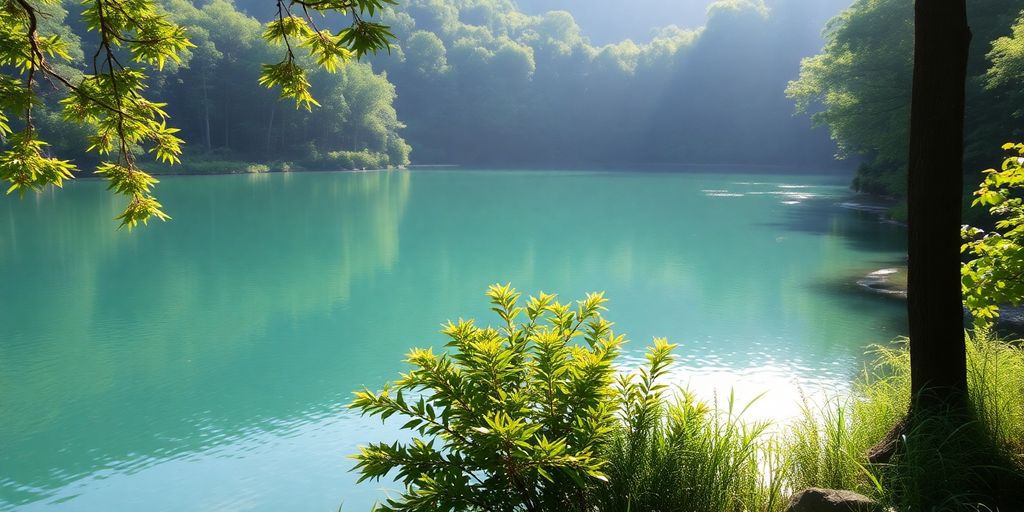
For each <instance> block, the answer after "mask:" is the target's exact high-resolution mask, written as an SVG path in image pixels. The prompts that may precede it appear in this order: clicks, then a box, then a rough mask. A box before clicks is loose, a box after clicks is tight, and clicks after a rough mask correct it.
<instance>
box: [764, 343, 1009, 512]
mask: <svg viewBox="0 0 1024 512" xmlns="http://www.w3.org/2000/svg"><path fill="white" fill-rule="evenodd" d="M876 350H877V359H876V361H875V363H874V365H873V366H872V367H870V368H866V369H865V371H864V373H863V375H862V376H861V377H860V379H858V380H857V381H856V383H855V386H854V389H853V392H852V393H851V394H850V396H841V397H834V398H833V399H832V400H830V401H827V402H825V403H818V404H815V403H808V404H806V406H805V409H804V416H803V418H802V419H801V420H800V421H799V422H797V424H796V425H794V427H793V428H792V429H790V430H791V431H792V432H793V435H792V436H791V437H790V438H789V439H788V441H787V443H786V445H785V448H784V450H785V456H786V457H787V458H788V462H789V464H790V471H789V472H788V475H789V476H790V479H791V480H790V481H789V484H790V485H792V486H793V487H794V488H797V489H799V488H803V487H807V486H821V487H831V488H840V489H854V490H857V491H860V492H862V493H864V494H866V495H869V496H872V497H874V498H876V499H878V500H879V501H881V502H882V503H886V504H888V505H891V506H895V507H897V510H914V511H916V510H927V508H925V504H926V503H932V504H935V503H938V504H940V506H939V507H938V510H1015V509H1016V508H1017V506H1019V504H1020V503H1022V502H1024V494H1022V492H1024V491H1022V487H1021V485H1022V484H1024V467H1022V466H1021V464H1022V463H1024V458H1022V457H1024V401H1021V400H1020V397H1021V396H1022V395H1024V349H1022V347H1021V345H1020V342H1018V341H1013V342H1011V341H1004V340H1000V339H998V338H997V337H995V336H994V335H993V333H992V332H990V331H987V330H979V331H977V332H975V333H974V334H973V335H968V336H967V370H968V387H969V391H970V401H971V405H972V416H973V417H972V419H971V421H969V422H967V423H954V424H951V423H949V421H948V420H947V419H945V418H943V417H941V416H932V417H930V418H929V419H928V420H926V421H924V422H922V423H920V424H919V425H917V426H916V428H915V429H913V430H911V431H910V432H908V433H907V435H906V437H905V438H904V439H901V441H900V443H901V446H902V450H901V451H900V452H898V453H899V454H898V455H897V456H896V457H895V458H894V459H893V460H891V461H889V462H888V463H886V464H870V463H869V462H868V460H867V456H866V454H867V453H868V451H869V449H870V448H871V447H872V446H873V445H874V444H875V443H877V442H878V439H880V438H882V437H883V436H884V435H885V434H886V432H887V431H888V430H889V429H890V428H891V427H892V426H893V425H894V424H896V423H897V422H899V421H901V420H902V418H903V417H904V416H905V414H906V411H907V407H908V406H909V405H910V402H911V396H910V378H911V369H910V354H909V351H908V349H907V344H906V342H905V340H904V341H903V342H902V343H899V344H897V345H895V346H891V347H878V348H877V349H876ZM986 507H987V508H986Z"/></svg>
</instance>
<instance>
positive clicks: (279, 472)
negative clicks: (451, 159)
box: [0, 170, 905, 511]
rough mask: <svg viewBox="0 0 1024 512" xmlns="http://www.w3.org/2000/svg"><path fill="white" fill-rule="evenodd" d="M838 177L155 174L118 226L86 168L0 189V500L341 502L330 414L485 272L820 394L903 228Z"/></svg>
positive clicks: (875, 310) (10, 505)
mask: <svg viewBox="0 0 1024 512" xmlns="http://www.w3.org/2000/svg"><path fill="white" fill-rule="evenodd" d="M845 183H846V178H828V177H820V176H806V175H748V174H739V173H733V172H723V171H717V172H714V173H710V172H709V173H697V172H691V173H667V172H662V173H647V172H632V173H626V172H580V171H565V172H539V171H487V172H483V171H480V172H477V171H468V170H464V171H413V172H407V171H392V172H377V173H316V174H273V175H252V176H246V175H232V176H205V177H185V176H183V177H166V178H163V180H162V183H161V184H160V186H159V189H158V194H159V196H160V199H161V200H162V202H163V203H164V205H165V207H166V209H167V211H168V212H169V213H170V214H171V215H172V216H173V217H174V220H173V221H172V222H167V223H159V222H158V223H156V224H151V225H150V226H149V227H148V228H145V229H138V230H135V231H133V232H131V233H129V232H126V231H123V230H122V231H117V230H116V229H115V227H116V225H115V224H114V222H113V221H112V220H111V219H112V218H113V217H114V216H115V215H116V213H117V211H118V207H119V202H118V200H116V199H114V198H111V197H110V194H109V193H107V192H106V191H105V190H104V188H105V187H104V185H103V184H102V183H101V182H98V181H89V180H82V181H79V182H76V183H72V184H70V185H68V186H67V187H66V188H65V189H64V190H61V191H58V192H56V193H53V192H46V193H43V194H40V195H36V196H29V197H26V198H25V199H24V200H21V201H19V200H17V199H16V198H14V197H10V196H8V197H3V198H2V199H0V268H2V269H3V275H4V278H3V281H2V283H3V284H2V286H0V305H2V307H0V418H2V422H0V509H18V510H41V509H53V510H90V511H91V510H103V511H107V510H141V509H144V510H149V511H164V510H166V511H178V510H275V511H276V510H325V511H327V510H331V511H333V510H337V509H338V507H339V506H340V505H342V504H344V510H365V509H366V508H367V507H368V506H369V504H370V503H372V501H373V500H374V499H377V498H379V497H380V496H382V495H383V492H386V491H384V490H386V489H389V488H392V489H393V488H395V485H394V484H391V483H390V482H381V483H376V484H375V483H365V484H362V485H359V486H356V485H355V483H354V482H355V475H354V474H352V473H350V472H349V471H348V470H349V469H350V468H351V466H352V463H351V461H350V460H349V459H347V455H348V454H351V453H353V452H354V450H355V448H356V446H357V445H358V444H361V443H366V442H369V441H374V440H379V439H392V438H395V436H396V435H397V434H396V431H395V429H394V426H392V425H390V424H389V425H381V424H380V423H379V422H375V421H371V420H367V419H361V418H359V417H357V416H354V415H353V414H351V413H349V412H347V411H346V410H345V408H344V404H345V403H347V402H348V400H349V399H350V396H351V395H350V392H351V391H352V390H354V389H356V388H359V387H361V386H363V385H366V386H369V387H373V388H376V387H379V386H380V385H381V384H382V383H383V382H384V381H385V380H387V379H390V378H392V377H394V376H395V375H396V372H397V371H398V370H399V369H400V368H401V366H400V364H399V362H400V361H401V359H402V357H403V355H404V354H405V352H406V351H407V350H408V349H409V348H410V347H412V346H429V345H439V344H440V343H441V338H440V336H439V335H438V334H437V331H438V330H439V327H440V324H441V322H442V321H444V320H446V319H448V318H457V317H459V316H463V317H477V318H478V319H481V320H482V319H488V320H489V318H488V317H487V316H486V311H487V308H486V306H485V303H484V300H483V292H484V290H485V289H486V287H487V285H489V284H491V283H495V282H507V281H511V282H512V283H513V284H514V285H515V286H517V287H518V288H519V289H520V290H522V291H524V292H527V293H531V292H532V293H536V292H537V291H539V290H544V291H547V292H557V293H559V294H561V296H562V297H563V298H564V299H574V298H578V297H580V296H582V294H584V293H585V292H588V291H596V290H604V291H606V292H607V295H608V297H609V298H610V299H611V303H610V304H609V306H610V312H609V315H608V316H609V318H610V319H611V320H613V321H615V322H616V326H617V330H618V331H620V332H623V333H627V334H628V336H629V338H630V339H631V340H633V341H632V342H631V343H630V344H629V346H630V349H629V355H630V358H632V359H635V358H636V357H638V356H639V355H641V354H642V352H643V349H644V346H645V345H646V343H647V342H648V341H649V340H650V339H651V337H653V336H665V337H668V338H669V339H670V340H672V341H674V342H678V343H680V344H681V347H680V349H679V355H680V364H679V366H678V368H677V371H676V372H675V373H674V378H675V379H676V380H677V381H678V382H680V383H682V384H688V385H690V386H691V387H693V388H694V389H696V390H698V392H701V393H702V394H704V395H705V396H706V397H708V399H716V397H717V396H721V394H722V393H727V392H728V390H729V389H730V388H731V387H734V388H735V389H736V391H737V393H738V394H740V395H744V396H752V395H753V394H755V393H758V392H760V391H768V394H767V395H766V396H765V398H763V399H762V400H761V401H760V402H758V404H759V406H758V407H757V408H756V410H757V413H758V414H761V415H764V416H768V417H775V418H784V417H786V416H787V415H788V414H791V413H792V411H793V410H794V407H795V405H796V403H797V401H798V400H799V394H800V393H801V392H803V393H804V394H806V395H809V396H812V397H813V396H817V394H819V393H821V392H823V391H827V390H841V389H843V388H844V387H846V386H847V385H848V384H849V381H850V379H851V376H852V375H854V374H855V373H856V372H857V370H858V369H859V368H860V365H861V364H862V362H863V355H862V354H863V352H864V349H865V347H867V346H868V345H870V344H872V343H878V342H884V341H886V340H889V339H890V338H892V337H894V336H895V335H898V334H900V333H901V332H903V331H904V330H905V327H904V325H905V320H904V316H903V310H902V304H900V303H899V302H897V301H893V300H890V299H885V298H879V297H875V296H872V295H869V294H867V293H863V292H861V291H859V290H858V288H857V287H856V286H855V285H853V284H852V283H853V281H854V280H855V278H856V277H857V276H859V275H862V274H864V273H867V272H869V271H871V270H874V269H877V268H881V267H884V266H892V265H893V264H894V263H898V262H900V261H901V259H902V256H901V254H903V247H904V246H903V237H904V232H903V231H902V228H900V227H898V226H893V225H888V224H882V223H879V222H877V220H876V219H875V218H873V217H872V216H870V215H868V214H865V213H862V212H858V211H856V210H853V209H850V208H846V207H844V206H846V205H844V204H843V203H844V202H846V201H849V200H850V199H849V198H848V197H847V196H848V192H847V191H846V188H845Z"/></svg>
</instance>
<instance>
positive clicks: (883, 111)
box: [786, 0, 1024, 197]
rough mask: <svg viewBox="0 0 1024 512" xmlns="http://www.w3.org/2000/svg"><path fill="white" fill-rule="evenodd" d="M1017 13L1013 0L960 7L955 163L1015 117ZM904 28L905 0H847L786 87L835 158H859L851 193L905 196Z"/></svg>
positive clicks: (972, 157) (909, 18)
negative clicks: (962, 90) (962, 61)
mask: <svg viewBox="0 0 1024 512" xmlns="http://www.w3.org/2000/svg"><path fill="white" fill-rule="evenodd" d="M1022 13H1024V1H1022V0H1011V1H1006V0H979V1H977V2H972V4H971V7H970V9H969V10H968V16H969V22H970V26H971V31H972V32H973V34H974V36H973V41H974V43H973V44H972V45H971V54H970V58H969V61H968V81H967V113H966V120H965V136H966V145H965V160H966V165H965V169H980V168H982V166H983V165H984V162H985V161H986V160H987V154H988V151H989V148H991V147H995V146H996V145H998V144H999V143H1000V142H1001V141H1002V140H1003V138H1004V137H1005V136H1006V133H1005V132H1002V131H1001V130H1005V127H1007V126H1016V125H1019V120H1018V119H1017V116H1019V115H1020V111H1019V110H1020V109H1019V103H1020V101H1019V100H1020V87H1019V85H1020V82H1021V79H1022V78H1024V66H1021V62H1022V61H1021V56H1022V55H1024V52H1021V50H1020V49H1021V47H1022V45H1024V39H1022V37H1024V26H1022V25H1021V23H1022V22H1021V20H1019V19H1018V20H1017V22H1016V24H1014V20H1015V19H1017V18H1018V17H1019V16H1021V14H1022ZM1011 26H1012V27H1011ZM913 29H914V12H913V5H912V3H911V2H904V1H901V0H857V1H856V2H854V3H853V4H852V5H851V6H849V8H848V9H846V10H845V11H843V12H842V13H841V14H840V15H839V16H837V17H835V18H834V19H832V20H831V21H830V22H829V23H828V25H827V26H826V28H825V38H826V45H825V48H824V49H823V50H822V51H821V53H820V54H818V55H816V56H813V57H810V58H807V59H804V61H803V62H802V64H801V69H800V76H799V78H798V79H797V80H794V81H793V82H791V83H790V84H789V86H788V88H787V89H786V93H787V94H788V95H789V96H790V97H791V98H792V99H793V100H794V101H795V102H796V108H797V111H798V112H803V113H810V114H811V117H812V119H813V120H814V121H815V122H816V123H817V124H820V125H824V126H827V127H828V128H829V130H830V131H831V133H832V138H833V140H835V141H836V143H837V144H838V146H839V156H840V157H850V158H856V159H858V160H860V162H861V168H860V170H859V172H858V174H857V178H856V179H855V181H854V186H855V187H856V188H857V189H858V190H861V191H865V192H872V193H882V194H889V195H893V196H897V197H904V196H905V194H906V169H907V150H906V148H907V147H908V141H909V126H910V124H909V119H910V90H911V81H912V73H913V35H914V34H913ZM1013 135H1014V136H1016V135H1019V133H1014V134H1013ZM972 174H973V173H972Z"/></svg>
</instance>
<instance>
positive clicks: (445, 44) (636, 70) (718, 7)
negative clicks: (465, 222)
mask: <svg viewBox="0 0 1024 512" xmlns="http://www.w3.org/2000/svg"><path fill="white" fill-rule="evenodd" d="M252 1H255V0H240V4H239V5H241V6H243V7H245V6H246V5H248V4H249V3H250V2H252ZM400 3H401V5H399V6H397V7H396V8H395V9H392V10H388V11H387V12H386V13H385V15H384V16H383V17H382V18H381V19H382V22H383V23H385V24H387V25H389V26H391V27H392V29H393V31H394V33H395V34H396V36H397V37H398V45H397V46H396V48H395V52H394V58H387V59H384V58H381V59H375V60H374V64H375V66H377V67H378V68H379V69H383V70H385V71H387V75H388V79H389V80H390V81H391V82H392V83H394V84H395V86H396V87H397V89H398V93H399V96H398V99H397V103H396V105H397V108H398V110H399V112H400V113H401V114H402V118H403V120H404V121H406V123H407V124H408V125H409V127H408V129H407V130H406V132H404V133H405V134H406V137H407V138H408V139H409V140H410V142H411V143H412V144H413V146H414V147H416V151H417V160H418V161H420V162H424V163H462V164H490V165H507V164H510V163H518V164H534V165H551V164H553V163H560V164H588V163H591V164H592V163H600V164H602V165H609V164H633V163H644V164H657V163H677V164H678V163H680V162H682V163H698V162H710V163H751V164H753V163H762V164H763V163H764V162H765V161H768V162H772V163H778V164H785V163H790V164H806V163H808V162H814V163H821V162H825V161H831V154H832V148H831V146H830V144H829V142H828V140H827V137H826V134H825V133H824V132H823V131H822V132H818V133H814V132H809V131H808V128H809V122H807V120H805V119H800V118H794V117H793V116H792V115H791V104H790V102H789V101H788V100H787V99H786V98H785V97H784V95H782V94H781V91H782V90H783V89H784V87H785V84H786V82H787V81H788V80H789V79H791V78H792V76H794V75H795V74H796V72H797V65H798V62H799V59H800V58H801V57H802V56H804V55H807V54H809V53H810V52H813V51H815V50H816V49H817V48H819V47H820V37H819V34H818V31H819V27H820V23H823V22H824V20H825V19H827V17H828V16H829V15H831V14H833V13H835V12H837V11H838V10H839V9H840V8H841V7H842V5H843V4H844V3H843V2H842V1H841V0H838V1H837V0H828V1H822V0H817V1H813V2H812V1H809V0H776V1H773V2H771V3H772V6H773V7H772V9H768V8H767V6H766V4H765V2H762V1H720V2H714V4H713V5H712V6H711V7H710V8H709V11H708V18H707V22H706V23H705V25H704V26H703V27H700V28H694V29H684V28H679V27H664V28H662V29H659V30H657V31H652V34H651V36H650V37H649V38H648V39H645V40H637V41H632V40H624V41H621V42H618V43H615V44H608V45H595V44H593V43H592V42H591V41H590V39H589V38H588V36H587V34H585V33H584V32H583V30H582V29H581V27H580V26H579V25H578V24H577V23H576V21H575V19H574V18H573V16H572V15H571V14H570V13H568V12H565V11H551V12H545V13H543V14H538V15H528V14H525V13H523V12H522V11H521V10H520V9H519V8H517V5H516V3H515V2H513V1H512V0H456V1H448V0H410V1H403V2H400ZM643 8H644V7H643V6H639V5H638V6H637V7H636V9H637V10H641V9H643ZM250 12H255V11H250ZM609 16H612V15H609ZM736 147H745V148H748V151H743V152H737V151H735V148H736ZM755 155H757V156H755Z"/></svg>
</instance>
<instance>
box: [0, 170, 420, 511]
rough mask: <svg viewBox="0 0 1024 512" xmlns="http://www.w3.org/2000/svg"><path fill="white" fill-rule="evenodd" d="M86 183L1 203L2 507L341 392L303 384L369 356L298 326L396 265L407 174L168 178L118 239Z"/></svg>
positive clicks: (203, 445) (215, 440) (192, 446)
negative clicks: (344, 350)
mask: <svg viewBox="0 0 1024 512" xmlns="http://www.w3.org/2000/svg"><path fill="white" fill-rule="evenodd" d="M95 185H99V183H83V184H80V185H78V186H75V187H69V190H67V191H64V192H62V193H61V194H60V196H59V197H55V198H54V197H47V196H44V197H43V199H42V200H40V201H38V203H37V204H36V203H30V204H22V203H10V202H8V203H7V204H4V205H3V206H5V207H6V209H7V210H8V217H9V218H12V219H13V218H15V217H16V218H17V219H18V222H17V223H12V224H11V226H12V227H11V229H10V231H9V232H8V233H5V235H4V237H3V238H2V239H0V247H4V248H5V250H4V251H3V252H2V253H0V265H2V266H3V267H4V268H9V269H10V268H13V269H18V270H19V272H18V275H16V276H12V277H14V282H13V283H11V282H8V283H7V285H8V286H7V287H5V291H4V292H3V303H4V304H5V308H2V309H0V325H2V327H0V329H2V333H3V338H2V340H3V342H2V344H0V351H2V352H0V354H2V361H4V362H5V363H4V364H3V366H2V367H0V416H2V417H3V418H4V422H3V423H2V425H0V445H3V446H4V449H3V450H2V451H0V468H4V471H2V473H3V474H4V475H5V477H6V478H4V479H3V480H2V481H0V485H2V486H3V489H2V494H0V497H3V498H4V499H6V500H7V501H10V502H12V503H19V502H25V501H28V500H32V499H36V498H38V497H40V496H41V495H46V494H47V492H48V491H49V489H51V488H56V487H60V486H62V485H65V484H66V483H68V482H70V481H73V480H75V479H77V478H80V477H81V476H83V475H89V474H92V473H96V472H98V471H104V470H116V471H123V472H136V471H138V470H140V469H142V468H143V467H145V466H147V465H150V464H153V463H156V462H161V461H163V460H168V459H175V458H178V457H181V456H182V454H187V453H190V452H201V451H208V450H211V449H212V448H214V447H216V446H218V445H222V444H225V443H232V442H235V441H237V440H239V439H243V438H246V437H248V436H250V435H251V434H252V433H254V432H259V431H264V430H281V429H286V428H287V425H288V422H289V420H290V418H291V417H292V416H293V415H299V416H302V415H305V414H308V413H309V411H308V410H307V409H309V408H311V407H313V408H314V410H315V407H316V406H321V407H323V406H326V405H329V404H330V403H332V402H331V398H337V397H338V396H339V395H344V394H346V391H347V390H343V389H336V388H335V387H334V383H332V382H329V381H328V380H326V379H323V378H321V379H317V380H313V381H309V380H304V379H302V376H304V375H307V374H308V372H309V369H310V368H316V369H317V372H318V374H319V375H320V376H321V377H323V376H326V375H329V374H331V373H334V374H342V373H345V372H348V371H350V369H349V365H350V364H352V363H357V362H358V360H359V359H360V358H370V357H372V354H371V353H369V351H360V350H355V351H352V352H351V353H350V358H349V359H347V360H339V359H334V358H323V352H324V348H325V347H324V340H323V339H322V338H318V337H317V336H315V335H313V336H307V333H306V332H303V331H302V329H301V326H302V325H303V323H304V322H308V321H309V318H311V317H317V318H320V317H323V316H324V315H325V314H326V315H327V316H328V317H330V313H331V312H332V311H336V310H338V309H344V307H345V304H346V303H347V302H348V301H349V300H351V298H352V287H353V283H354V281H356V280H367V279H372V277H373V275H374V274H376V273H380V272H387V271H389V270H390V269H391V268H392V267H393V266H394V265H395V263H396V262H397V260H398V256H399V239H398V235H399V233H398V225H399V222H400V220H401V218H402V216H403V215H404V212H405V204H406V202H407V201H408V197H409V194H410V177H409V174H408V173H406V172H392V173H364V174H346V175H342V174H334V175H318V176H313V175H303V176H298V177H295V178H291V179H289V178H288V177H287V175H274V176H264V177H260V178H258V179H251V178H249V179H247V178H244V177H209V178H203V179H189V178H176V179H174V178H172V179H165V180H164V183H163V186H162V193H163V194H164V195H165V197H166V198H167V199H166V200H165V204H166V206H167V208H168V210H169V211H171V212H173V213H174V214H175V217H176V218H175V220H174V222H171V223H167V224H159V225H155V226H151V227H150V228H148V229H146V230H141V231H137V232H134V233H131V234H128V233H125V232H119V231H115V230H114V229H113V227H114V225H113V224H112V222H111V221H110V219H112V218H113V216H114V212H115V211H116V208H117V205H116V204H113V202H111V201H106V200H105V199H106V197H107V194H103V193H102V192H101V193H96V192H97V191H96V190H94V189H95V188H96V187H95ZM97 199H100V204H99V205H98V206H97V205H96V201H97ZM82 212H88V214H85V213H82ZM332 327H334V328H336V329H337V330H335V331H334V332H336V333H345V332H346V331H348V332H350V333H353V334H358V333H360V332H362V333H364V334H365V335H366V336H367V337H369V335H370V333H369V332H367V330H366V329H365V328H363V327H361V326H359V325H357V324H353V325H345V326H338V325H332ZM282 340H285V341H286V344H285V345H284V346H282V345H281V344H280V343H281V341H282ZM296 381H298V382H296Z"/></svg>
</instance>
